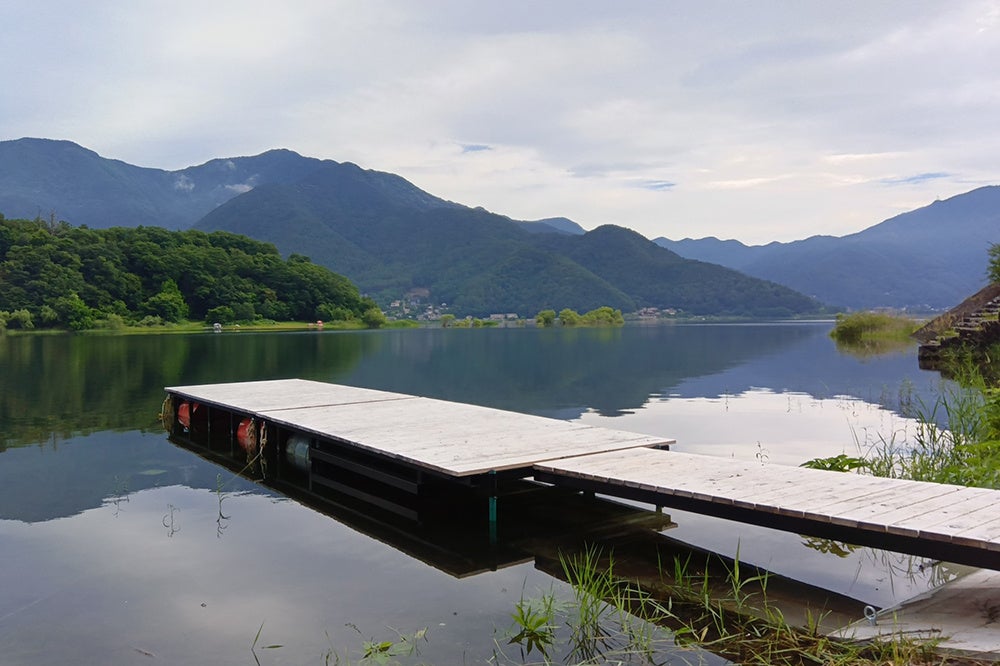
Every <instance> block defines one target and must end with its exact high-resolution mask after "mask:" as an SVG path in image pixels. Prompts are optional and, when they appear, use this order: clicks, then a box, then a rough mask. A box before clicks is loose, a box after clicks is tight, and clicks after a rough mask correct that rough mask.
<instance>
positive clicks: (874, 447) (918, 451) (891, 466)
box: [803, 359, 1000, 489]
mask: <svg viewBox="0 0 1000 666" xmlns="http://www.w3.org/2000/svg"><path fill="white" fill-rule="evenodd" d="M951 370H952V372H953V374H954V376H955V377H956V378H957V382H956V383H954V384H944V383H942V385H941V390H940V391H939V392H938V394H937V396H935V399H934V400H933V401H931V402H924V401H923V400H917V401H916V402H915V403H913V404H911V407H910V408H911V409H912V410H913V416H914V418H915V419H916V421H917V424H916V427H915V429H914V430H912V431H894V432H892V433H890V434H889V435H885V434H881V433H879V434H877V435H875V436H874V438H872V439H868V440H866V441H865V442H860V441H859V442H858V448H859V450H860V451H861V454H860V455H859V456H856V457H851V456H846V455H844V454H841V455H839V456H834V457H832V458H817V459H814V460H810V461H808V462H806V463H804V464H803V466H805V467H813V468H817V469H828V470H836V471H858V472H861V473H866V474H871V475H873V476H881V477H889V478H896V479H911V480H915V481H931V482H935V483H951V484H955V485H962V486H975V487H980V488H996V489H1000V388H998V387H997V386H996V382H995V381H994V382H991V381H988V380H987V379H985V378H984V376H983V374H982V372H981V371H980V369H979V367H978V366H977V365H975V364H973V363H971V362H969V361H968V359H966V361H964V362H963V364H960V365H952V367H951Z"/></svg>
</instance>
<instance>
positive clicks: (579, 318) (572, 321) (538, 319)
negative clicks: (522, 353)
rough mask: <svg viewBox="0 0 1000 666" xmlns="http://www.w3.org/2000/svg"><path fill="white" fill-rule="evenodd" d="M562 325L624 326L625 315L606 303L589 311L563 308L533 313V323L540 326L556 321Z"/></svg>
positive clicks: (553, 324) (551, 324)
mask: <svg viewBox="0 0 1000 666" xmlns="http://www.w3.org/2000/svg"><path fill="white" fill-rule="evenodd" d="M557 320H558V321H559V323H560V324H562V325H563V326H624V325H625V317H624V316H622V311H621V310H615V309H613V308H611V307H609V306H607V305H605V306H603V307H599V308H596V309H594V310H591V311H590V312H586V313H584V314H580V313H579V312H577V311H576V310H571V309H570V308H563V309H562V310H560V311H559V314H558V315H557V314H556V311H555V310H541V311H540V312H539V313H538V314H537V315H535V323H536V324H538V325H539V326H542V327H549V326H555V325H556V321H557Z"/></svg>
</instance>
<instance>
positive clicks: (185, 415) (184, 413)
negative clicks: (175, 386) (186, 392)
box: [177, 402, 191, 430]
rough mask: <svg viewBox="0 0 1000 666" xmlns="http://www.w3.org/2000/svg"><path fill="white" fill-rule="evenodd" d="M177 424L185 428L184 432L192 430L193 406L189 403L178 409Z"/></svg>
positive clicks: (183, 403) (181, 405) (182, 404)
mask: <svg viewBox="0 0 1000 666" xmlns="http://www.w3.org/2000/svg"><path fill="white" fill-rule="evenodd" d="M177 422H178V423H180V424H181V425H182V426H184V430H189V429H190V428H191V406H190V405H189V404H188V403H187V402H182V403H181V404H180V405H179V406H178V407H177Z"/></svg>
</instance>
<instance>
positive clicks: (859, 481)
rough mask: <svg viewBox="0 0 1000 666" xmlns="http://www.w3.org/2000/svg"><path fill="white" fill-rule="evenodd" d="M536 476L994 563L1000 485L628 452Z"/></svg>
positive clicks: (999, 555)
mask: <svg viewBox="0 0 1000 666" xmlns="http://www.w3.org/2000/svg"><path fill="white" fill-rule="evenodd" d="M535 469H536V470H537V473H536V475H535V478H536V479H539V480H542V481H547V482H551V483H555V484H557V485H564V486H570V487H577V488H580V489H585V490H592V491H596V492H601V493H605V494H609V495H617V496H621V497H629V498H632V499H638V500H642V501H647V502H650V503H654V504H658V505H661V506H669V507H674V508H678V509H683V510H689V511H694V512H697V513H706V514H710V515H717V516H720V517H724V518H731V519H734V520H740V521H742V522H748V523H754V524H759V525H766V526H771V527H776V528H778V529H786V530H791V531H799V532H803V533H808V534H816V535H818V536H829V537H830V538H838V539H843V540H845V541H848V542H850V543H856V544H865V545H874V546H878V547H882V548H887V549H889V550H897V551H900V552H909V553H914V554H918V555H926V556H929V557H934V558H936V559H942V560H945V561H951V562H960V563H966V564H972V565H975V566H983V567H988V568H992V569H1000V511H998V509H1000V491H997V490H986V489H982V488H966V487H962V486H952V485H946V484H937V483H926V482H920V481H907V480H901V479H883V478H877V477H871V476H862V475H858V474H849V473H841V472H826V471H821V470H814V469H806V468H802V467H787V466H783V465H772V464H763V465H762V464H760V463H752V462H741V461H737V460H731V459H728V458H717V457H713V456H704V455H695V454H689V453H681V452H677V451H654V450H635V451H621V452H615V453H611V454H596V455H591V456H585V457H579V458H572V459H568V460H559V461H550V462H544V463H539V464H536V465H535Z"/></svg>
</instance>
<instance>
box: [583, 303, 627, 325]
mask: <svg viewBox="0 0 1000 666" xmlns="http://www.w3.org/2000/svg"><path fill="white" fill-rule="evenodd" d="M581 319H582V320H583V323H584V324H585V325H586V326H624V324H625V317H624V316H622V311H621V310H614V309H612V308H610V307H608V306H607V305H605V306H603V307H600V308H597V309H595V310H591V311H590V312H588V313H587V314H585V315H583V317H581Z"/></svg>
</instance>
